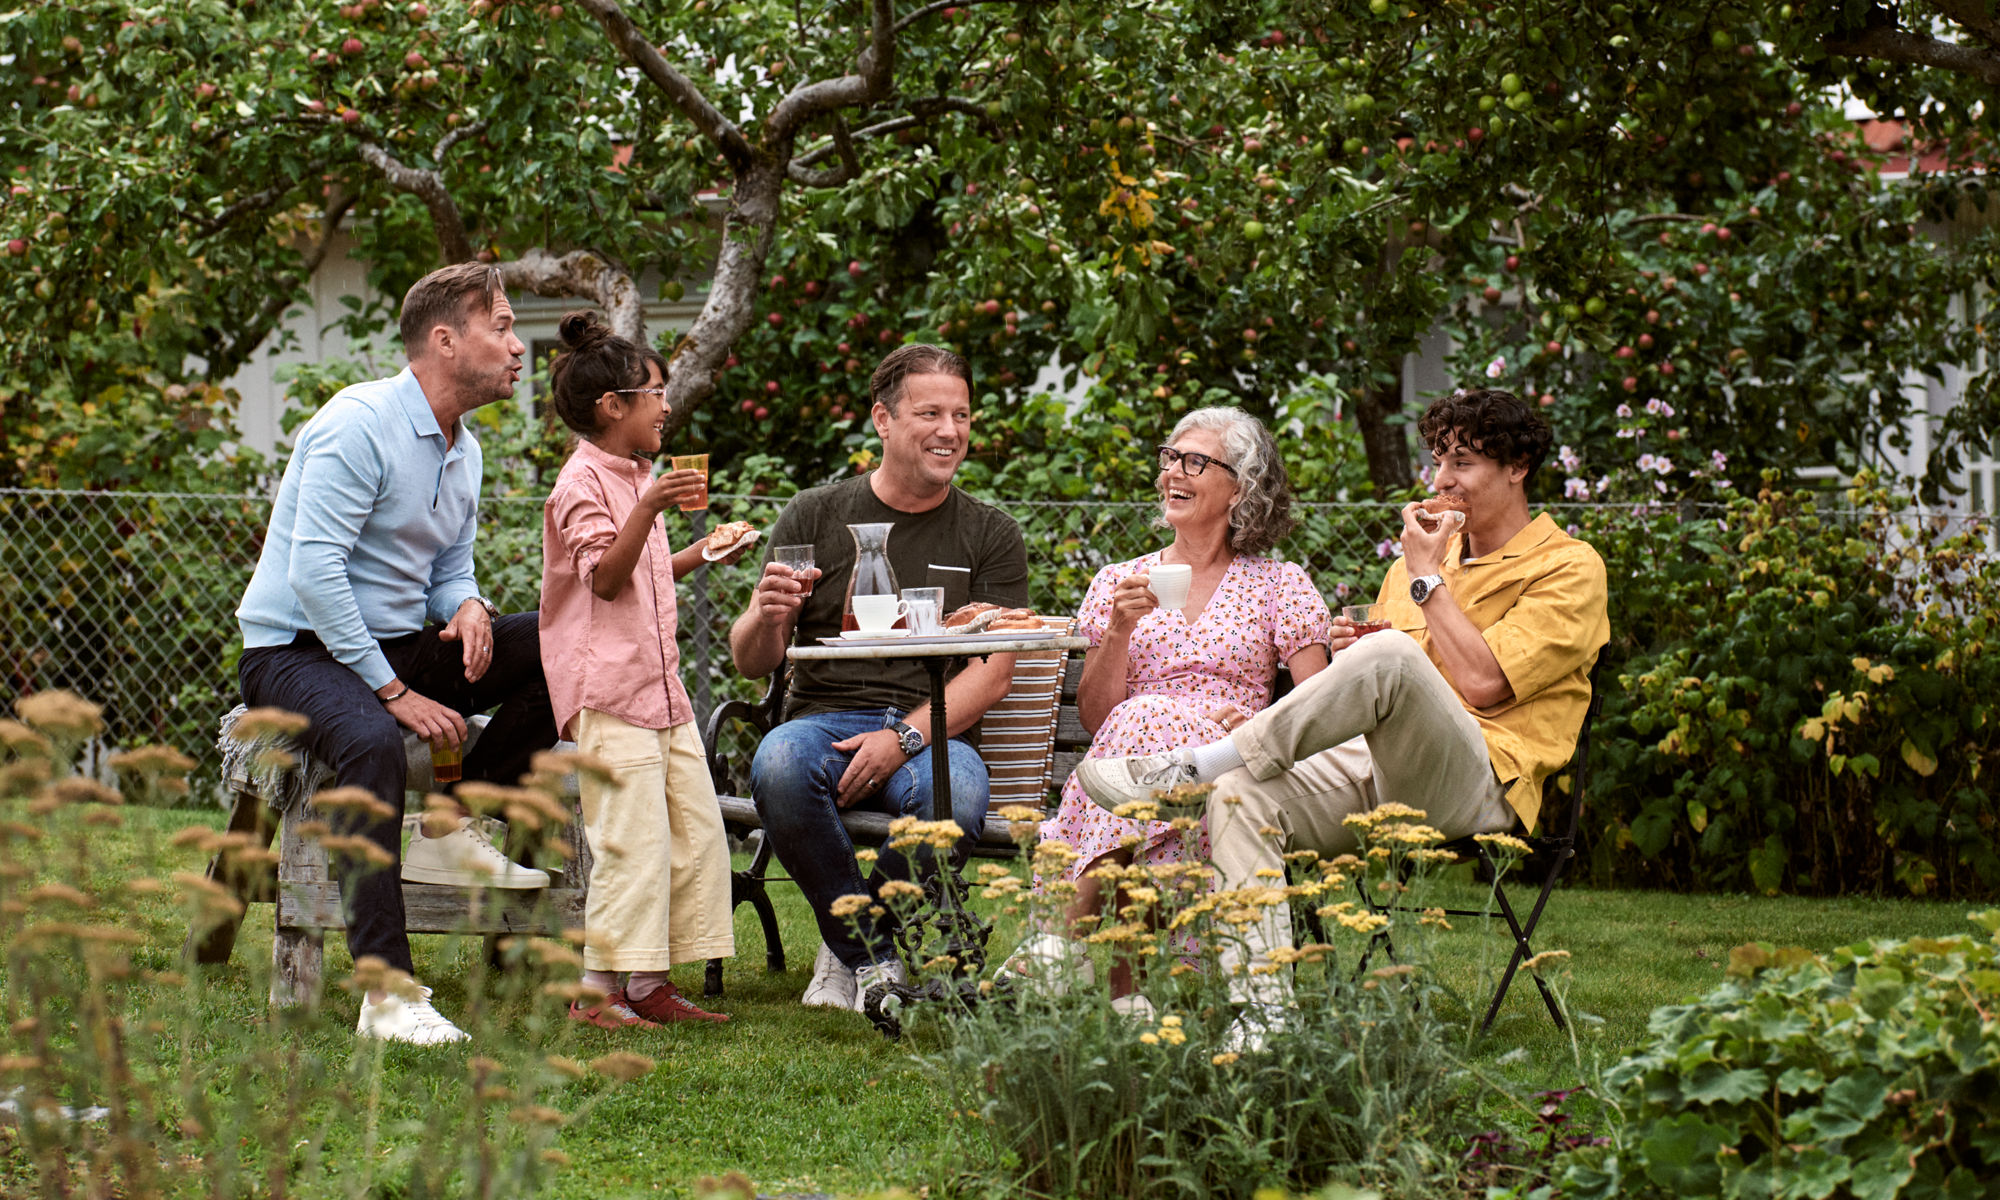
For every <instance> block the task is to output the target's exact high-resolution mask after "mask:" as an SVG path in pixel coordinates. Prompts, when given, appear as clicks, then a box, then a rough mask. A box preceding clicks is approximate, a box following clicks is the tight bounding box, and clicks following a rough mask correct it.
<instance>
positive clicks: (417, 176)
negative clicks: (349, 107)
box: [359, 142, 472, 263]
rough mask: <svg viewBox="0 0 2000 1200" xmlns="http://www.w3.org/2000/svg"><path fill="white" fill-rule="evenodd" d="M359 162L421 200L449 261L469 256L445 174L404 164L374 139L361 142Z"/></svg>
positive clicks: (445, 258) (453, 261)
mask: <svg viewBox="0 0 2000 1200" xmlns="http://www.w3.org/2000/svg"><path fill="white" fill-rule="evenodd" d="M359 153H360V155H361V161H363V162H365V163H367V164H368V165H369V166H371V167H374V168H375V169H376V170H378V171H380V172H382V175H383V177H384V178H386V179H388V181H389V186H390V187H393V188H395V189H396V190H397V191H399V192H408V193H409V194H410V195H412V196H415V197H416V198H417V199H419V200H421V201H423V202H424V207H425V208H427V209H429V210H430V213H431V225H432V227H433V228H434V229H436V230H437V239H438V249H439V250H440V251H441V252H442V253H443V254H444V260H445V261H446V262H448V263H460V262H464V261H466V260H467V259H469V258H471V257H472V243H471V241H470V240H468V239H467V238H466V236H465V221H464V219H463V218H462V217H460V216H459V215H458V204H457V202H456V201H454V200H453V199H452V198H451V192H450V191H449V190H447V189H446V188H445V186H444V177H443V176H441V175H439V174H438V173H437V172H436V171H419V170H417V169H416V168H415V167H406V166H404V165H403V164H402V163H401V162H400V161H398V160H397V158H396V156H395V155H393V154H390V153H389V152H388V151H387V150H384V149H383V148H382V147H380V146H378V145H376V144H375V143H374V142H363V143H361V146H360V149H359Z"/></svg>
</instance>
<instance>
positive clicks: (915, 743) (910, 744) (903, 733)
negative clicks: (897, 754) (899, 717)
mask: <svg viewBox="0 0 2000 1200" xmlns="http://www.w3.org/2000/svg"><path fill="white" fill-rule="evenodd" d="M889 732H891V733H893V734H895V735H896V744H897V746H898V747H900V748H901V749H902V751H903V757H904V758H915V757H916V756H917V752H918V751H920V750H922V749H923V748H924V735H923V734H921V733H918V732H917V731H916V730H914V729H912V728H910V727H909V726H908V725H905V724H903V723H902V722H901V721H897V722H896V723H895V724H893V725H891V726H889Z"/></svg>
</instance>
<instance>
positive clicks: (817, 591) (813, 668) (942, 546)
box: [764, 475, 1028, 716]
mask: <svg viewBox="0 0 2000 1200" xmlns="http://www.w3.org/2000/svg"><path fill="white" fill-rule="evenodd" d="M868 480H869V476H867V475H862V476H859V477H857V478H854V479H844V480H842V481H840V482H839V483H830V484H827V485H826V486H824V487H816V488H811V489H808V490H806V491H803V492H800V493H799V494H798V495H797V496H795V497H793V498H792V502H791V503H790V504H787V505H786V506H785V511H784V512H782V513H780V514H778V520H777V523H776V524H774V525H772V526H771V531H770V535H769V536H768V537H767V538H766V539H765V540H764V545H765V547H766V549H765V552H764V561H765V562H766V563H769V562H770V558H771V550H772V549H774V548H776V547H778V546H797V545H804V544H807V543H810V544H811V546H812V548H813V562H814V564H815V565H816V566H818V567H819V569H820V577H819V582H818V583H816V584H814V585H813V594H812V595H811V596H809V597H807V598H806V603H805V607H804V608H803V609H801V610H800V612H799V623H798V628H797V629H796V630H795V631H794V633H793V636H792V640H793V642H794V643H795V644H796V645H800V646H817V645H819V641H818V639H819V638H822V637H833V636H834V635H836V634H838V633H839V632H840V616H841V605H842V601H843V600H845V599H846V596H847V577H848V575H849V573H850V572H851V571H852V570H853V568H854V535H853V534H851V533H849V532H848V531H847V527H848V526H849V525H865V524H871V523H875V522H882V521H888V522H893V523H894V524H895V526H896V527H895V529H893V530H891V531H890V533H889V566H890V567H891V569H893V570H894V571H895V572H896V586H897V587H898V588H899V589H900V588H909V587H942V588H944V589H945V597H944V604H945V611H946V612H950V611H951V610H952V609H954V608H957V607H959V606H960V605H962V604H965V603H967V602H968V601H971V600H983V601H985V602H986V603H988V604H998V605H1002V606H1003V607H1007V608H1024V607H1026V606H1027V603H1028V548H1027V545H1026V544H1025V543H1024V542H1023V541H1022V540H1021V527H1020V526H1019V525H1017V524H1015V522H1014V518H1012V517H1010V516H1008V515H1007V514H1006V513H1003V512H1001V511H1000V510H998V509H996V508H994V507H992V506H991V505H989V504H984V503H981V502H980V501H978V500H975V499H973V498H972V497H971V496H969V495H967V494H966V493H964V492H962V491H960V490H959V489H958V488H955V487H954V488H952V489H951V494H950V495H948V496H946V497H945V501H944V503H943V504H940V505H938V506H937V507H936V508H934V509H931V510H930V511H929V512H921V513H907V512H902V511H899V510H897V509H893V508H890V507H889V506H888V505H886V504H884V503H882V501H881V500H879V499H877V498H876V496H875V490H874V489H873V488H871V487H870V486H869V485H868ZM951 568H963V569H961V570H952V569H951ZM930 698H931V688H930V676H929V675H928V674H927V673H926V672H925V670H924V666H923V664H922V663H921V662H918V661H915V660H903V661H894V660H887V661H885V660H879V659H878V660H869V661H863V662H802V663H794V664H792V685H791V692H790V695H789V696H788V697H787V703H786V711H787V713H788V714H789V715H791V716H805V715H807V714H810V713H821V712H851V711H853V710H855V709H865V708H896V709H900V710H902V711H903V712H908V711H909V710H911V709H913V708H915V707H917V706H918V705H919V704H923V703H925V702H926V701H928V700H929V699H930Z"/></svg>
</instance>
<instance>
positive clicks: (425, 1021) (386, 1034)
mask: <svg viewBox="0 0 2000 1200" xmlns="http://www.w3.org/2000/svg"><path fill="white" fill-rule="evenodd" d="M417 990H418V991H420V992H422V993H423V995H421V996H420V997H418V998H417V999H414V1000H405V999H403V998H402V997H401V996H398V995H397V994H396V993H394V992H390V993H389V994H388V995H386V996H384V997H382V1003H380V1004H370V1003H368V998H367V997H365V996H364V997H362V999H361V1019H360V1020H359V1021H356V1022H355V1023H354V1032H355V1033H357V1034H359V1035H361V1036H362V1037H365V1038H380V1039H382V1040H383V1041H385V1042H406V1043H408V1044H409V1045H412V1046H436V1045H441V1044H443V1043H445V1042H463V1041H468V1040H470V1038H469V1035H467V1033H466V1032H465V1030H463V1029H460V1028H459V1027H458V1026H456V1025H454V1024H452V1023H451V1022H450V1021H448V1020H446V1019H445V1018H444V1016H443V1014H441V1013H439V1012H438V1010H437V1009H435V1008H432V1007H431V990H430V989H429V988H427V987H419V988H418V989H417Z"/></svg>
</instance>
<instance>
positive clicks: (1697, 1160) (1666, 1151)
mask: <svg viewBox="0 0 2000 1200" xmlns="http://www.w3.org/2000/svg"><path fill="white" fill-rule="evenodd" d="M1727 1145H1729V1137H1728V1134H1727V1133H1726V1132H1725V1131H1724V1130H1723V1129H1722V1128H1721V1127H1720V1126H1717V1125H1714V1124H1711V1123H1710V1122H1708V1121H1706V1120H1703V1119H1702V1118H1701V1117H1699V1116H1697V1115H1696V1114H1694V1113H1683V1114H1681V1115H1680V1116H1678V1117H1671V1118H1668V1119H1666V1120H1663V1121H1656V1122H1653V1124H1652V1125H1651V1126H1650V1127H1649V1128H1648V1129H1647V1130H1646V1135H1645V1137H1644V1138H1642V1139H1641V1140H1640V1143H1639V1150H1640V1153H1641V1154H1642V1155H1643V1156H1644V1159H1645V1171H1646V1178H1647V1179H1650V1180H1652V1181H1653V1182H1654V1183H1655V1184H1658V1185H1659V1186H1660V1187H1662V1188H1665V1189H1666V1190H1668V1191H1670V1192H1678V1193H1681V1194H1683V1195H1690V1196H1700V1195H1710V1194H1713V1193H1714V1192H1715V1190H1716V1188H1717V1186H1718V1185H1719V1184H1720V1183H1721V1182H1722V1169H1721V1167H1720V1166H1719V1165H1718V1163H1717V1157H1718V1155H1720V1154H1721V1152H1722V1148H1723V1147H1724V1146H1727Z"/></svg>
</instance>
